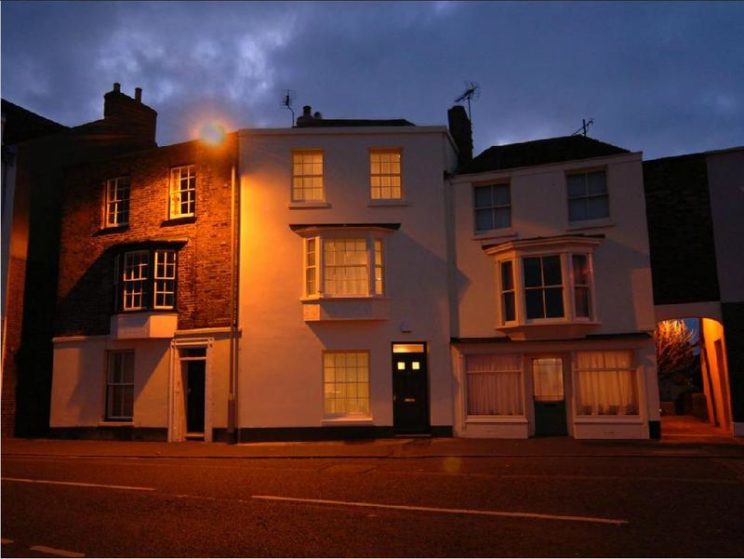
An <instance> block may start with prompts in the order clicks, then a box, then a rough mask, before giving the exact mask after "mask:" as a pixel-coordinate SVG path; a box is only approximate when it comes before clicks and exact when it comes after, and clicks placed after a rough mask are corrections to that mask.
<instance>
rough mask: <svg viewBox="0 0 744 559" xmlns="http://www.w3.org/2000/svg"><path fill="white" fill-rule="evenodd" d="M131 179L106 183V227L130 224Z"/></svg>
mask: <svg viewBox="0 0 744 559" xmlns="http://www.w3.org/2000/svg"><path fill="white" fill-rule="evenodd" d="M129 192H130V188H129V177H117V178H115V179H109V180H107V181H106V227H120V226H122V225H126V224H127V223H129Z"/></svg>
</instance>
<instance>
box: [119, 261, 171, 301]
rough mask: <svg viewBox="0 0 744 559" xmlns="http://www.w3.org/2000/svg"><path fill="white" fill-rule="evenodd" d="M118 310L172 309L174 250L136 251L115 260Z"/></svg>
mask: <svg viewBox="0 0 744 559" xmlns="http://www.w3.org/2000/svg"><path fill="white" fill-rule="evenodd" d="M117 263H119V266H118V267H119V271H118V272H116V282H117V290H116V291H117V309H118V310H121V311H125V312H127V311H142V310H151V309H173V308H175V304H176V300H175V299H176V251H175V250H169V249H154V250H135V251H130V252H125V253H123V254H122V255H121V256H120V258H119V259H118V260H117Z"/></svg>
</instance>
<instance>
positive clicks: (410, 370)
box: [393, 343, 429, 434]
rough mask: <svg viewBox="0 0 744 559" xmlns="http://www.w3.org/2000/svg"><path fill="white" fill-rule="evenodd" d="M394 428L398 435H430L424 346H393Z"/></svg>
mask: <svg viewBox="0 0 744 559" xmlns="http://www.w3.org/2000/svg"><path fill="white" fill-rule="evenodd" d="M393 426H394V428H395V432H396V433H400V434H417V433H428V432H429V391H428V368H427V366H426V344H421V343H419V344H393Z"/></svg>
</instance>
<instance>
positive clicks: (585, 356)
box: [576, 351, 639, 416]
mask: <svg viewBox="0 0 744 559" xmlns="http://www.w3.org/2000/svg"><path fill="white" fill-rule="evenodd" d="M632 358H633V356H632V352H630V351H580V352H578V353H576V382H577V384H578V388H577V394H576V413H577V415H582V416H587V415H588V416H591V415H638V407H639V406H638V375H637V372H636V370H635V369H634V368H632Z"/></svg>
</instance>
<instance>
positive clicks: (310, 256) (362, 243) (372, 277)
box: [305, 235, 384, 297]
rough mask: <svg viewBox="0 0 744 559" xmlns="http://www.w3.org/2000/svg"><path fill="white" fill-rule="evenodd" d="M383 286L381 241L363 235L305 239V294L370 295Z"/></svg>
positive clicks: (333, 295)
mask: <svg viewBox="0 0 744 559" xmlns="http://www.w3.org/2000/svg"><path fill="white" fill-rule="evenodd" d="M383 289H384V264H383V243H382V240H381V239H377V238H374V237H373V236H370V235H365V236H363V237H343V238H341V237H338V238H337V237H330V238H325V237H311V238H308V239H305V296H306V297H370V296H372V295H382V294H383Z"/></svg>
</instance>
